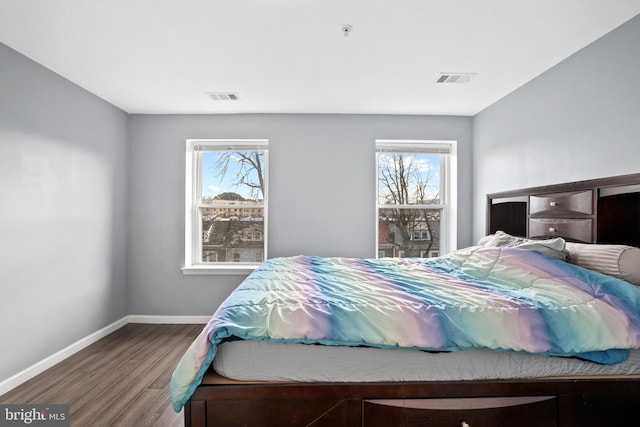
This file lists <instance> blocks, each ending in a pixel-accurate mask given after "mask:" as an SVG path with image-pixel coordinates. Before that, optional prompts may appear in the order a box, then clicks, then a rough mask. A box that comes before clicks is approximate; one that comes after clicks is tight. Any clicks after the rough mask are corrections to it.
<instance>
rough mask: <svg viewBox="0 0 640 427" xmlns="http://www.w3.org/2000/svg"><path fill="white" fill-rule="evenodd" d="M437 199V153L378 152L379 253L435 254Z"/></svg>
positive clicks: (438, 239)
mask: <svg viewBox="0 0 640 427" xmlns="http://www.w3.org/2000/svg"><path fill="white" fill-rule="evenodd" d="M440 199H441V194H440V156H439V155H437V154H421V153H379V154H378V206H379V207H380V208H379V209H378V254H379V256H391V257H428V256H431V255H432V254H434V253H435V254H438V253H439V245H440V214H441V208H440V205H441V200H440ZM431 206H433V208H431Z"/></svg>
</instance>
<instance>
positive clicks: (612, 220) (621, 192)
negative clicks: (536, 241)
mask: <svg viewBox="0 0 640 427" xmlns="http://www.w3.org/2000/svg"><path fill="white" fill-rule="evenodd" d="M498 230H502V231H504V232H505V233H509V234H512V235H515V236H522V237H530V238H547V237H548V238H551V237H563V238H565V239H567V240H568V241H576V242H585V243H607V244H626V245H632V246H639V247H640V173H638V174H631V175H621V176H615V177H609V178H599V179H591V180H586V181H576V182H568V183H564V184H555V185H547V186H542V187H531V188H524V189H520V190H513V191H505V192H501V193H493V194H488V195H487V234H492V233H495V232H496V231H498Z"/></svg>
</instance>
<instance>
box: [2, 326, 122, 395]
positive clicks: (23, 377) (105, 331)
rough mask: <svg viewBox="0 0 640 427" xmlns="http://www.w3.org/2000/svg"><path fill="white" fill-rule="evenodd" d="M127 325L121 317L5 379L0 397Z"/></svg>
mask: <svg viewBox="0 0 640 427" xmlns="http://www.w3.org/2000/svg"><path fill="white" fill-rule="evenodd" d="M127 323H129V321H128V319H127V317H126V316H125V317H123V318H122V319H120V320H116V321H115V322H113V323H112V324H110V325H107V326H105V327H104V328H102V329H100V330H98V331H96V332H94V333H92V334H90V335H87V336H86V337H84V338H81V339H80V340H78V341H76V342H74V343H73V344H71V345H70V346H68V347H65V348H63V349H62V350H60V351H58V352H56V353H54V354H52V355H51V356H49V357H47V358H45V359H43V360H41V361H39V362H37V363H35V364H33V365H31V366H29V367H28V368H26V369H23V370H22V371H20V372H18V373H17V374H15V375H13V376H12V377H9V378H7V379H6V380H4V381H0V395H3V394H5V393H7V392H9V391H11V390H13V389H14V388H16V387H18V386H19V385H20V384H22V383H24V382H26V381H28V380H30V379H31V378H33V377H35V376H36V375H38V374H40V373H42V372H44V371H46V370H47V369H49V368H51V367H52V366H53V365H55V364H56V363H60V362H61V361H63V360H64V359H66V358H67V357H69V356H71V355H73V354H75V353H77V352H79V351H80V350H82V349H83V348H85V347H87V346H88V345H90V344H93V343H94V342H96V341H98V340H99V339H101V338H104V337H106V336H107V335H109V334H110V333H112V332H113V331H116V330H118V329H120V328H121V327H123V326H124V325H126V324H127Z"/></svg>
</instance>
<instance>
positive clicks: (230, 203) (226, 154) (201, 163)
mask: <svg viewBox="0 0 640 427" xmlns="http://www.w3.org/2000/svg"><path fill="white" fill-rule="evenodd" d="M267 164H268V141H266V140H187V150H186V180H185V181H186V188H185V189H186V203H185V204H186V209H185V224H186V226H185V265H184V268H183V271H184V272H185V273H199V272H213V273H219V272H225V273H226V272H245V271H249V270H251V269H253V268H255V267H256V266H257V265H258V264H259V263H260V262H262V261H263V260H264V258H265V255H266V251H267Z"/></svg>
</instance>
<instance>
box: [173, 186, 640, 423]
mask: <svg viewBox="0 0 640 427" xmlns="http://www.w3.org/2000/svg"><path fill="white" fill-rule="evenodd" d="M639 228H640V174H635V175H627V176H620V177H613V178H604V179H597V180H589V181H581V182H573V183H567V184H559V185H553V186H545V187H536V188H527V189H522V190H515V191H509V192H503V193H496V194H491V195H488V197H487V234H488V236H487V237H486V238H485V239H483V240H482V241H481V242H479V244H478V245H477V246H473V247H470V248H464V249H461V250H459V251H456V252H454V253H453V254H450V255H447V256H444V257H440V258H438V259H429V260H419V259H415V260H406V259H403V260H397V259H396V260H389V259H381V260H359V259H345V258H318V257H302V256H300V257H290V258H283V259H275V260H268V261H267V262H265V263H264V264H263V265H262V266H261V267H260V268H259V269H257V270H256V272H254V273H253V274H252V275H250V276H249V277H248V278H247V280H245V282H243V284H242V285H241V286H240V287H239V288H238V290H236V291H235V292H234V294H232V296H230V298H229V299H228V300H227V301H225V303H224V304H223V307H221V309H219V310H218V311H217V312H216V314H215V315H214V317H213V318H212V321H211V322H210V323H209V325H208V326H207V327H206V328H205V329H204V330H203V334H201V337H199V339H197V340H196V341H194V344H193V345H192V346H191V347H190V349H189V350H188V351H187V353H186V354H185V356H184V357H183V360H182V361H181V362H180V364H179V365H178V367H176V370H175V371H174V374H173V377H172V384H171V388H172V396H173V403H174V408H175V409H176V410H180V409H182V408H184V414H185V425H186V426H205V425H210V426H213V425H215V426H218V425H222V426H235V425H265V426H274V425H278V426H287V425H313V426H323V425H327V426H360V425H364V426H382V425H385V426H388V425H393V426H402V425H451V426H465V425H468V426H474V425H521V426H528V425H531V426H578V425H579V426H600V425H617V424H622V423H625V424H624V425H635V424H636V422H635V421H634V420H635V409H636V407H637V406H638V404H639V403H640V350H637V348H638V347H640V308H639V307H640V287H638V286H634V284H632V283H637V284H638V285H640V278H639V277H638V276H640V274H639V273H638V272H637V270H638V267H639V266H640V258H638V254H639V253H640V249H638V247H639V246H640V233H639V232H638V230H639ZM425 275H426V276H425ZM445 276H446V277H445ZM424 277H427V279H424ZM470 277H471V279H469V278H470ZM374 278H375V281H376V282H379V285H376V286H379V287H377V288H375V289H374V290H372V289H371V288H370V286H369V285H370V283H372V280H373V279H374ZM424 280H427V281H428V283H429V284H430V285H429V286H428V287H429V292H428V295H423V289H424V286H423V283H425V282H424ZM310 283H311V284H314V285H313V286H311V287H310ZM318 283H321V284H322V286H321V287H318V286H316V285H317V284H318ZM345 283H351V285H349V286H354V287H348V288H346V290H345V289H343V288H345V286H346V285H345ZM361 283H366V284H367V285H366V286H359V285H358V284H361ZM516 283H520V284H519V285H518V286H516ZM532 284H535V286H534V285H532ZM398 286H399V288H398ZM274 290H275V291H277V292H284V293H279V294H277V296H274V295H275V294H273V291H274ZM343 290H345V292H346V293H344V294H342V293H341V292H342V291H343ZM241 294H244V296H243V297H242V298H241V297H240V295H241ZM515 294H518V298H519V299H514V298H515V296H514V295H515ZM247 295H248V298H247V297H246V296H247ZM400 295H402V298H400V299H403V300H404V301H403V305H402V306H400V305H398V301H396V300H397V299H398V298H399V296H400ZM454 296H455V298H454ZM434 298H435V300H434ZM274 300H278V302H279V303H278V304H273V302H274ZM247 301H250V303H248V302H247ZM372 301H373V302H372ZM461 301H462V302H461ZM488 301H491V302H490V303H489V302H488ZM265 306H266V307H268V309H266V310H264V307H265ZM327 307H331V309H327ZM398 307H401V308H398ZM425 307H426V308H425ZM582 308H585V309H586V311H583V310H582ZM234 310H235V311H234ZM558 315H559V317H558ZM381 319H384V320H381ZM425 319H426V320H425ZM563 319H564V320H563ZM566 319H569V321H568V322H565V320H566ZM543 321H544V323H543ZM425 322H426V323H428V324H437V328H436V329H433V328H431V326H433V325H431V326H430V327H429V328H427V327H426V326H423V325H424V323H425ZM565 323H571V324H572V325H573V329H570V330H565V329H564V326H562V327H561V326H560V325H564V324H565ZM381 325H382V326H383V327H382V326H381ZM434 330H437V331H438V332H437V333H435V332H433V331H434ZM211 365H212V366H213V367H211ZM514 420H517V422H516V421H514Z"/></svg>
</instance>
